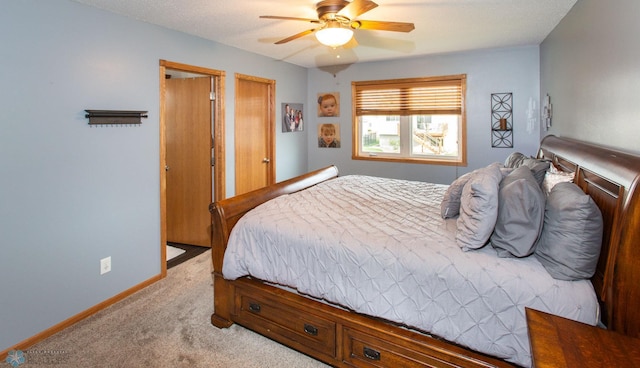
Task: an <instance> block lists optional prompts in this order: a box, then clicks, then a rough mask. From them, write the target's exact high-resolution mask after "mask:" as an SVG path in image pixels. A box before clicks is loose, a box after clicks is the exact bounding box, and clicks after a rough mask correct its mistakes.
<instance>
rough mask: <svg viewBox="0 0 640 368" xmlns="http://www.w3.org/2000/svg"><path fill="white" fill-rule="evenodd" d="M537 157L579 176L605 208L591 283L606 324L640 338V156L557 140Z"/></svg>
mask: <svg viewBox="0 0 640 368" xmlns="http://www.w3.org/2000/svg"><path fill="white" fill-rule="evenodd" d="M538 156H539V157H540V158H546V159H550V160H552V162H553V163H554V165H555V166H556V167H557V168H559V169H561V170H563V171H569V172H574V173H575V179H574V182H575V183H576V184H578V185H579V186H580V187H581V188H582V190H583V191H584V192H585V193H587V194H589V195H590V196H591V198H593V199H594V201H595V202H596V204H597V205H598V207H600V210H601V212H602V216H603V219H604V233H603V240H602V250H601V253H600V259H599V261H598V267H597V270H596V274H595V275H594V277H593V278H592V282H593V286H594V288H595V290H596V293H597V294H598V296H599V297H600V300H601V305H602V312H603V313H602V322H603V323H604V324H605V325H607V327H608V328H609V329H611V330H614V331H618V332H621V333H624V334H626V335H631V336H636V337H640V310H638V309H639V307H640V193H638V191H639V190H640V188H638V185H639V184H638V181H640V156H635V155H631V154H628V153H624V152H620V151H616V150H612V149H609V148H605V147H601V146H597V145H594V144H589V143H585V142H581V141H577V140H573V139H568V138H560V137H556V136H553V135H549V136H546V137H545V138H544V139H543V140H542V142H541V144H540V151H539V153H538Z"/></svg>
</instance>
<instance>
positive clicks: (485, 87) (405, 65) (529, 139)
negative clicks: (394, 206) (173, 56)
mask: <svg viewBox="0 0 640 368" xmlns="http://www.w3.org/2000/svg"><path fill="white" fill-rule="evenodd" d="M334 70H338V68H336V69H334ZM451 74H466V75H467V95H466V99H467V105H466V107H467V149H468V151H467V157H468V165H467V166H466V167H455V166H438V165H421V164H403V163H388V162H370V161H359V160H352V159H351V146H352V145H351V139H352V135H351V113H352V109H351V102H352V100H351V82H352V81H364V80H381V79H396V78H410V77H429V76H438V75H451ZM539 77H540V69H539V48H538V46H529V47H517V48H507V49H497V50H488V51H478V52H469V53H458V54H445V55H434V56H427V57H420V58H415V59H409V60H407V59H405V60H392V61H381V62H372V63H362V64H356V65H351V66H344V67H342V69H341V70H340V71H337V72H336V73H335V76H334V75H333V71H331V70H329V72H327V71H323V70H322V69H311V70H309V80H308V86H309V87H308V91H307V96H309V100H308V101H307V104H309V106H311V107H314V108H315V106H316V103H317V102H316V101H315V99H316V96H317V94H318V93H320V92H333V91H338V92H340V100H341V101H340V117H339V118H318V117H315V114H311V115H310V119H308V120H309V122H310V124H308V125H307V126H309V127H310V129H309V137H308V143H309V168H310V169H315V168H319V167H323V166H326V165H331V164H335V165H337V166H338V169H339V170H340V173H341V174H342V175H345V174H356V173H357V174H367V175H377V176H384V177H394V178H404V179H412V180H421V181H431V182H437V183H450V182H451V181H453V179H455V178H456V177H458V176H459V175H461V174H463V173H465V172H468V171H472V170H474V169H476V168H479V167H482V166H485V165H488V164H490V163H492V162H495V161H500V162H503V161H504V159H505V158H506V157H507V156H508V155H509V153H511V152H513V151H520V152H523V153H526V154H528V155H535V154H536V150H537V147H538V145H539V141H540V134H539V120H540V119H536V123H535V126H534V127H533V129H531V130H529V131H528V130H527V117H526V110H527V107H528V103H529V99H530V98H533V99H534V100H535V103H536V105H537V104H538V103H539V101H538V96H539V94H540V92H539ZM504 92H512V93H513V104H514V109H513V114H514V118H513V124H514V147H513V148H491V132H490V129H491V94H492V93H504ZM310 111H312V110H310ZM536 116H538V114H536ZM319 123H339V124H340V135H341V148H335V149H333V148H331V149H330V148H318V145H317V134H316V133H315V129H316V128H317V125H318V124H319Z"/></svg>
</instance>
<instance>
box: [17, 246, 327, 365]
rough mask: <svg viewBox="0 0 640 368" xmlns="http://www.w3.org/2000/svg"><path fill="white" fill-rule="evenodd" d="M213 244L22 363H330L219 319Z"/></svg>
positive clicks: (65, 332) (59, 335)
mask: <svg viewBox="0 0 640 368" xmlns="http://www.w3.org/2000/svg"><path fill="white" fill-rule="evenodd" d="M211 272H212V268H211V250H207V251H206V252H204V253H202V254H201V255H199V256H197V257H194V258H192V259H190V260H188V261H186V262H184V263H182V264H180V265H178V266H176V267H174V268H171V269H169V270H168V271H167V277H166V278H164V279H162V280H160V281H158V282H156V283H154V284H153V285H150V286H148V287H147V288H145V289H143V290H141V291H139V292H137V293H135V294H133V295H131V296H130V297H128V298H126V299H124V300H122V301H120V302H118V303H116V304H114V305H112V306H110V307H108V308H106V309H104V310H102V311H100V312H98V313H96V314H94V315H93V316H91V317H89V318H87V319H85V320H83V321H81V322H79V323H76V324H75V325H73V326H71V327H69V328H67V329H65V330H63V331H61V332H59V333H57V334H56V335H53V336H51V337H49V338H48V339H46V340H43V341H42V342H40V343H38V344H36V345H34V346H32V347H30V348H29V349H27V350H25V351H24V355H25V358H26V362H25V363H24V364H22V365H21V366H20V367H25V368H28V367H49V368H50V367H51V366H52V365H53V366H64V367H109V368H110V367H114V368H117V367H155V368H163V367H243V368H252V367H274V368H276V367H277V368H283V367H296V368H304V367H310V368H311V367H327V365H325V364H323V363H320V362H318V361H316V360H314V359H312V358H309V357H308V356H306V355H303V354H300V353H298V352H295V351H293V350H291V349H289V348H287V347H285V346H283V345H280V344H278V343H276V342H274V341H271V340H269V339H267V338H265V337H263V336H261V335H258V334H256V333H254V332H251V331H249V330H247V329H245V328H243V327H240V326H238V325H233V326H231V327H230V328H227V329H218V328H216V327H214V326H213V325H211V319H210V318H211V313H212V312H213V279H212V275H211Z"/></svg>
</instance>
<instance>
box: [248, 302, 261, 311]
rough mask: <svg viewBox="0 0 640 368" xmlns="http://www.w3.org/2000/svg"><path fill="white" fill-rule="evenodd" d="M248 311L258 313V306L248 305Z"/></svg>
mask: <svg viewBox="0 0 640 368" xmlns="http://www.w3.org/2000/svg"><path fill="white" fill-rule="evenodd" d="M249 310H250V311H252V312H255V313H260V304H258V303H249Z"/></svg>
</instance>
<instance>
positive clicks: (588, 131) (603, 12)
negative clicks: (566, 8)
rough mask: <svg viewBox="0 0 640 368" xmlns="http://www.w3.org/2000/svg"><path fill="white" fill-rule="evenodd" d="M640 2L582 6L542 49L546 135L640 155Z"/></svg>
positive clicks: (588, 1) (585, 1)
mask: <svg viewBox="0 0 640 368" xmlns="http://www.w3.org/2000/svg"><path fill="white" fill-rule="evenodd" d="M639 14H640V1H638V0H614V1H601V0H580V1H578V2H577V3H576V4H575V5H574V6H573V8H572V9H571V11H570V12H569V14H567V16H566V17H565V18H564V19H563V20H562V22H561V23H560V24H559V25H558V26H557V27H556V29H555V30H553V32H551V34H550V35H549V36H548V37H547V38H546V39H545V40H544V42H543V43H542V45H541V49H540V50H541V51H540V55H541V82H540V85H541V88H540V92H541V94H542V95H546V94H547V93H548V94H549V95H550V96H551V103H552V105H553V120H552V127H551V129H549V131H548V132H545V133H549V134H555V135H561V136H567V137H571V138H576V139H582V140H587V141H592V142H595V143H599V144H603V145H605V146H609V147H614V148H617V149H621V150H624V151H627V152H632V153H640V123H639V121H640V47H639V46H638V34H640V22H638V15H639Z"/></svg>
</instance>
